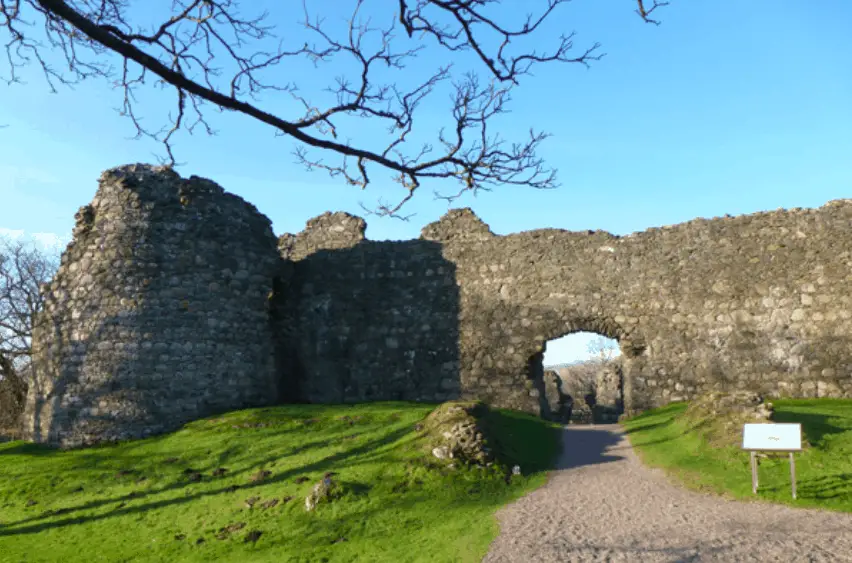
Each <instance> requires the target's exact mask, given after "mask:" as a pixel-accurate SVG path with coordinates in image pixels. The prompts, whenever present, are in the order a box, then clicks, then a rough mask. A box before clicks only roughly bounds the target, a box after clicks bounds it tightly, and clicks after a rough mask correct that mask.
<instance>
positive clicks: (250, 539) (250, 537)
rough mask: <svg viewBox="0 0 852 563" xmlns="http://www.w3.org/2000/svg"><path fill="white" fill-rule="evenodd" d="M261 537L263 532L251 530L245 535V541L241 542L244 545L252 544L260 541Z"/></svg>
mask: <svg viewBox="0 0 852 563" xmlns="http://www.w3.org/2000/svg"><path fill="white" fill-rule="evenodd" d="M261 535H263V532H262V531H260V530H252V531H250V532H249V533H247V534H246V537H245V539H244V540H243V541H244V542H245V543H254V542H256V541H257V540H259V539H260V536H261Z"/></svg>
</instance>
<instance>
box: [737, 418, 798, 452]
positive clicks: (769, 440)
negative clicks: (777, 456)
mask: <svg viewBox="0 0 852 563" xmlns="http://www.w3.org/2000/svg"><path fill="white" fill-rule="evenodd" d="M742 449H744V450H765V451H782V452H794V451H795V452H797V451H801V449H802V425H801V424H798V423H784V424H778V423H757V424H744V425H743V448H742Z"/></svg>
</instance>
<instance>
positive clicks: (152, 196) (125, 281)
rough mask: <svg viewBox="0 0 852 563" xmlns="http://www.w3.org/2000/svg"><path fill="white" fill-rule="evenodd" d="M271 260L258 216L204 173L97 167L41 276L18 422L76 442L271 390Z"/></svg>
mask: <svg viewBox="0 0 852 563" xmlns="http://www.w3.org/2000/svg"><path fill="white" fill-rule="evenodd" d="M279 266H280V258H279V257H278V254H277V251H276V240H275V237H274V235H273V233H272V228H271V224H270V221H269V220H268V219H267V218H266V217H264V216H263V215H261V214H260V213H258V212H257V210H256V209H255V207H254V206H253V205H251V204H249V203H246V202H245V201H244V200H242V199H241V198H239V197H237V196H235V195H232V194H228V193H225V192H224V191H223V190H222V188H221V187H219V186H218V185H216V184H214V183H213V182H211V181H209V180H204V179H201V178H197V177H191V178H189V179H181V178H180V177H179V176H178V175H177V174H176V173H174V172H173V171H171V170H170V169H166V168H155V167H150V166H145V165H129V166H122V167H119V168H114V169H112V170H108V171H107V172H105V173H104V174H103V175H102V176H101V179H100V187H99V189H98V191H97V194H96V196H95V198H94V200H93V201H92V203H91V204H90V205H88V206H85V207H83V208H81V209H80V211H79V213H78V214H77V224H76V227H75V229H74V238H73V241H72V242H71V244H69V246H68V249H67V250H66V251H65V253H64V254H63V256H62V264H61V267H60V268H59V271H58V272H57V274H56V276H55V278H54V279H53V281H52V282H51V283H50V284H49V286H48V287H45V288H43V290H44V297H45V310H44V313H43V314H42V316H41V317H40V320H39V322H38V323H37V324H36V330H35V331H34V335H33V356H34V358H33V359H34V368H35V369H34V372H35V380H34V381H33V383H32V384H31V385H30V390H29V396H28V398H27V407H26V412H25V415H24V418H25V420H26V424H27V428H26V429H25V431H26V432H27V433H28V434H29V436H30V437H31V438H32V439H33V440H35V441H39V442H49V443H52V444H57V445H63V446H76V445H82V444H88V443H94V442H98V441H103V440H119V439H124V438H135V437H141V436H146V435H151V434H156V433H161V432H166V431H169V430H173V429H175V428H177V427H179V426H180V425H181V424H182V423H185V422H187V421H191V420H194V419H197V418H201V417H203V416H206V415H208V414H212V413H215V412H220V411H223V410H229V409H236V408H240V407H244V406H255V405H262V404H268V403H270V402H273V401H274V400H275V399H276V396H277V392H278V391H277V376H276V373H275V364H274V362H273V339H272V328H271V326H270V323H269V316H268V304H269V302H270V300H269V296H270V292H271V290H272V285H273V279H274V278H275V276H276V275H278V268H279Z"/></svg>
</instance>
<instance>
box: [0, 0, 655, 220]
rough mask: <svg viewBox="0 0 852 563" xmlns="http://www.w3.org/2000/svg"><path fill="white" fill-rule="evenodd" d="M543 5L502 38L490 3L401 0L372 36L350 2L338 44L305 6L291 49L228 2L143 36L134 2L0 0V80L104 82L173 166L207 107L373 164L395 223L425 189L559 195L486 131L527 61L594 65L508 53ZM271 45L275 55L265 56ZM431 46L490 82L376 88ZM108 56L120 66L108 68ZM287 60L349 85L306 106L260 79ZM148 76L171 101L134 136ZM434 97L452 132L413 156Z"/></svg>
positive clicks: (467, 77)
mask: <svg viewBox="0 0 852 563" xmlns="http://www.w3.org/2000/svg"><path fill="white" fill-rule="evenodd" d="M542 1H543V3H544V6H543V9H542V10H541V11H540V14H539V15H538V16H535V17H534V16H532V15H528V16H527V17H526V20H525V22H524V23H522V24H521V25H520V26H519V27H517V28H510V27H509V26H506V25H505V24H502V23H500V22H498V21H496V19H495V17H493V16H491V15H489V13H490V8H491V7H492V6H496V5H497V4H498V3H499V2H498V0H398V2H397V3H396V5H395V6H394V8H395V9H396V10H397V12H396V13H391V12H384V13H386V14H387V21H386V25H384V26H380V27H376V26H373V25H372V24H371V20H370V18H369V17H366V16H365V8H364V6H365V0H353V1H352V4H351V5H353V6H354V9H353V11H352V13H351V16H350V17H349V18H348V19H347V29H346V32H345V33H343V34H339V35H341V36H340V37H337V36H335V35H336V34H333V33H332V32H331V31H330V30H329V28H328V27H327V25H326V23H325V20H324V19H322V18H319V17H317V16H316V15H314V16H312V15H311V14H310V12H309V9H308V4H307V0H303V5H302V15H303V19H302V20H301V24H302V26H303V28H304V29H305V30H306V33H308V34H309V35H310V36H311V37H313V38H314V39H315V42H314V43H311V42H308V41H300V42H298V43H297V44H296V45H295V46H293V47H291V48H284V46H283V41H279V40H278V39H277V37H276V35H275V34H274V31H275V27H274V26H272V25H269V24H267V21H268V16H269V15H268V14H267V13H265V12H264V13H261V14H260V15H257V16H244V15H242V14H241V10H240V6H239V5H238V0H173V1H172V2H171V8H170V13H169V14H167V15H162V16H161V17H156V18H155V21H158V23H156V24H154V25H153V26H152V27H150V28H148V29H143V28H142V27H141V26H138V25H136V26H134V25H133V22H131V21H130V17H129V13H130V11H131V4H132V1H131V0H0V32H3V33H4V34H5V35H6V36H8V40H7V41H5V43H4V47H5V52H6V60H7V62H8V63H9V69H10V73H11V74H10V76H9V78H8V79H7V82H9V83H10V84H11V83H16V82H20V81H21V80H20V76H19V73H18V70H19V69H20V68H21V67H23V66H25V65H28V64H32V63H35V64H36V65H37V66H38V67H39V68H40V69H41V71H42V73H43V74H44V76H45V79H46V81H47V83H48V86H49V87H50V89H51V91H56V85H57V84H63V85H67V86H72V85H73V84H76V83H78V82H80V81H82V80H85V79H88V78H101V79H105V80H108V81H110V82H111V83H112V84H114V85H115V87H116V88H119V89H120V90H121V91H122V92H123V100H122V105H121V107H120V109H119V112H120V114H121V115H123V116H126V117H128V118H129V119H130V121H131V122H132V124H133V127H134V129H135V132H136V137H137V138H141V137H149V138H152V139H155V140H156V141H158V142H160V143H162V145H163V147H164V149H165V153H166V157H167V158H166V159H165V161H166V162H167V163H168V164H171V165H175V164H176V159H175V154H174V151H173V149H174V139H175V138H176V134H177V133H178V132H179V131H181V130H182V129H183V130H186V131H188V132H189V133H190V134H192V133H193V132H194V131H195V130H196V129H197V128H199V127H201V128H203V129H204V131H205V132H206V133H208V134H211V135H212V134H215V131H214V129H213V128H212V127H211V125H210V124H209V123H208V121H207V117H206V115H205V104H212V105H213V106H214V108H216V109H219V110H221V111H235V112H238V113H241V114H243V115H246V116H248V117H251V118H253V119H255V120H257V121H259V122H261V123H265V124H267V125H269V126H271V127H272V128H273V129H274V130H275V132H276V135H283V136H288V137H290V138H292V139H294V140H295V141H297V146H296V149H295V151H294V155H295V156H296V158H297V162H300V163H302V164H303V165H304V166H305V167H306V168H307V169H309V170H314V169H318V170H325V171H326V172H327V173H328V174H330V175H331V176H332V177H339V178H341V179H343V180H345V181H346V182H347V183H349V184H351V185H353V186H358V187H360V188H362V189H363V188H366V187H367V185H368V184H369V183H370V182H371V179H372V178H371V176H372V174H371V172H372V170H373V168H375V167H377V168H378V169H380V170H385V171H387V172H389V173H390V174H391V178H392V179H393V180H394V181H395V182H396V183H398V184H400V185H401V186H402V187H403V188H404V196H403V197H402V198H401V199H402V201H400V202H399V203H397V204H387V205H381V206H380V209H379V212H380V213H382V214H386V215H396V213H397V212H398V211H399V209H400V208H401V207H402V206H403V205H404V204H405V203H406V202H407V201H409V200H410V199H411V198H412V197H413V195H414V194H415V192H417V191H418V189H419V188H420V186H421V182H422V181H424V180H428V179H453V180H455V181H456V182H458V184H459V189H458V190H457V191H455V192H454V194H453V195H450V196H443V197H447V198H449V199H450V200H452V199H454V198H455V197H458V196H459V195H461V194H464V193H465V192H474V193H476V192H477V191H478V190H488V189H490V187H492V186H495V185H503V184H516V185H524V186H530V187H533V188H550V187H555V186H557V183H556V176H555V173H554V171H553V170H551V169H548V168H546V167H545V166H544V163H543V162H542V160H541V159H539V158H538V157H537V156H536V150H537V149H538V147H539V146H540V144H541V142H542V141H543V140H544V139H545V138H546V137H547V135H546V134H543V133H534V132H532V131H531V132H530V135H529V137H528V138H527V139H524V140H522V141H520V142H515V143H510V144H508V145H507V142H506V141H504V140H503V139H502V138H501V137H500V136H499V135H497V134H494V133H492V132H491V131H489V130H488V125H489V123H491V122H492V121H493V118H494V117H495V116H497V115H498V114H501V113H506V112H507V103H508V102H509V99H510V95H509V94H510V91H511V89H512V88H513V87H515V86H516V85H518V84H519V81H520V79H521V77H523V76H526V75H528V74H530V71H531V69H532V68H533V67H535V66H536V65H539V64H545V63H555V62H561V63H575V64H582V65H586V66H588V64H589V63H590V62H591V61H596V60H599V59H600V58H601V57H603V53H599V48H600V46H599V45H598V44H597V43H595V44H593V45H592V46H591V47H589V48H586V49H585V50H580V51H578V52H577V53H574V52H573V49H574V43H573V41H574V37H575V33H574V32H570V33H567V34H562V35H561V36H560V37H559V39H558V41H554V42H553V45H552V48H551V49H549V50H544V51H541V52H539V51H537V50H533V51H523V50H521V51H519V52H515V46H516V43H515V41H516V40H518V39H520V38H523V37H532V36H533V34H534V33H535V32H537V31H538V30H539V29H540V28H541V27H542V24H543V22H544V21H545V20H547V19H548V18H550V17H551V16H552V15H553V14H554V13H556V10H557V8H558V7H559V6H560V5H561V4H566V3H567V2H568V0H542ZM638 4H639V10H638V13H639V15H640V17H641V18H642V19H643V20H645V21H646V22H651V23H658V22H656V21H654V20H651V19H650V18H649V15H650V14H651V13H652V12H653V11H654V10H656V9H657V8H658V7H660V6H664V5H666V4H667V2H659V1H657V0H654V5H653V6H652V7H651V8H650V9H647V10H646V8H645V6H644V4H643V2H642V0H639V2H638ZM325 6H327V4H326V5H325ZM159 8H160V5H156V6H155V5H154V4H153V3H151V4H150V5H149V3H148V0H146V3H145V9H146V10H150V13H151V14H152V15H156V14H154V12H156V11H157V9H159ZM336 8H337V4H335V9H336ZM288 9H289V8H288ZM382 9H384V10H387V8H386V7H384V6H383V8H382ZM36 23H38V24H39V25H40V27H41V28H42V29H41V31H39V30H38V29H37V28H36ZM397 25H401V26H402V28H403V30H404V32H405V36H403V37H402V38H401V39H400V38H397V37H396V33H395V31H396V27H397ZM406 36H407V37H406ZM40 37H43V38H44V39H43V40H40V39H39V38H40ZM494 39H496V41H494ZM272 41H274V42H276V43H277V44H278V46H277V47H276V48H275V49H269V50H264V49H265V46H266V45H269V44H271V42H272ZM401 41H402V42H401ZM429 43H431V44H433V45H434V46H436V47H438V48H441V49H444V50H446V51H449V52H450V53H451V54H452V56H453V57H454V58H455V59H459V60H461V59H460V58H459V57H461V56H462V55H463V53H464V52H471V53H472V54H474V55H475V56H474V61H476V62H478V63H480V64H482V65H484V68H485V69H486V70H487V73H488V79H487V80H483V79H481V78H480V77H479V76H477V74H476V73H471V72H468V73H464V74H463V75H462V76H461V77H457V76H455V75H454V74H453V64H452V63H447V64H442V65H439V66H437V68H435V69H434V70H433V71H431V72H427V73H425V74H424V75H422V76H420V77H419V79H418V80H417V84H416V85H413V86H410V87H407V88H405V87H402V86H400V84H402V83H404V82H405V81H401V80H398V79H396V80H395V79H392V78H391V79H388V80H387V81H386V82H384V83H381V82H379V81H378V78H377V76H378V75H380V74H381V73H385V72H388V71H390V72H394V71H395V72H397V73H399V74H398V75H397V77H398V78H399V77H402V78H408V77H409V76H410V71H407V70H406V69H407V68H408V65H409V63H411V62H412V60H413V59H415V58H416V57H417V56H418V55H419V54H420V53H421V52H422V51H423V50H424V49H425V48H426V47H427V44H429ZM492 45H494V46H493V47H492ZM51 55H59V56H60V57H61V59H64V61H63V63H64V64H63V66H67V72H60V71H58V70H57V69H56V68H55V67H54V66H53V65H52V64H51ZM116 56H117V57H118V62H119V64H118V65H117V69H116V68H115V67H114V66H113V64H111V63H113V62H115V57H116ZM297 59H302V60H306V61H309V62H312V63H313V64H314V65H317V66H318V65H321V64H325V63H331V62H333V61H339V60H342V61H343V62H344V63H345V65H346V67H347V68H348V69H349V70H350V71H351V76H339V77H336V78H335V80H334V84H333V85H332V86H330V87H329V88H327V89H326V93H327V94H330V95H331V96H332V97H333V99H334V101H333V102H332V103H330V104H318V103H316V102H314V101H313V100H311V99H310V98H309V97H308V96H305V95H303V94H302V93H301V92H300V90H299V87H298V85H297V84H296V83H295V82H294V81H292V80H291V81H287V82H285V83H283V84H272V83H268V82H266V81H265V80H264V75H266V74H268V73H269V72H272V71H275V70H278V71H279V72H281V70H282V69H284V68H286V69H287V70H284V72H289V76H290V78H291V79H292V78H295V76H296V75H297V73H295V72H293V71H292V70H289V69H290V68H293V63H294V62H295V61H296V60H297ZM282 63H285V64H284V65H282ZM217 64H221V65H222V66H214V65H217ZM226 68H227V73H226V72H225V69H226ZM418 74H421V73H420V72H418ZM151 79H153V81H154V85H155V86H159V87H161V88H162V87H169V88H172V89H173V90H174V92H175V99H174V100H175V101H174V109H173V110H172V112H171V113H170V114H169V116H168V122H167V124H166V125H164V126H162V127H160V128H149V127H147V126H143V124H142V116H141V115H140V114H139V111H138V108H137V106H138V103H139V102H138V98H137V92H138V91H139V89H140V88H141V87H143V86H146V85H148V84H150V82H151ZM442 88H447V89H450V90H451V91H452V92H453V94H452V96H451V97H450V106H449V108H448V111H447V116H448V118H451V123H452V125H451V127H448V128H445V129H440V127H436V129H439V131H438V132H437V136H436V137H437V138H434V140H433V142H431V143H421V144H419V145H418V146H412V145H414V141H413V137H415V134H414V133H415V132H418V133H419V132H420V129H419V128H417V130H415V126H414V125H415V114H416V113H418V110H419V109H420V108H421V107H422V105H423V102H424V100H425V99H426V98H427V97H429V96H430V95H431V94H433V93H435V92H436V91H437V90H439V89H442ZM263 93H278V94H283V95H285V96H287V97H288V98H289V99H291V100H293V101H295V102H296V103H297V104H298V106H299V107H300V108H301V109H302V111H303V114H302V115H298V113H297V114H296V115H292V116H290V117H283V116H279V115H275V114H273V113H270V112H269V111H266V110H264V109H262V106H261V100H260V94H263ZM418 115H419V113H418ZM359 121H360V122H361V123H363V122H366V121H369V122H376V123H379V124H383V125H385V126H386V131H387V138H386V139H385V141H383V147H382V148H374V147H372V146H370V143H369V142H352V141H351V140H350V139H351V137H353V136H354V137H356V138H357V137H359V136H360V137H362V138H363V127H362V126H360V125H359V124H358V122H359ZM418 122H419V121H418ZM347 131H349V133H348V134H347ZM317 150H318V151H320V152H321V154H322V155H324V156H328V155H331V156H333V157H335V159H337V160H336V161H335V162H326V160H325V159H324V158H322V157H318V156H314V154H313V152H314V151H317Z"/></svg>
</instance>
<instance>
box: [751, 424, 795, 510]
mask: <svg viewBox="0 0 852 563" xmlns="http://www.w3.org/2000/svg"><path fill="white" fill-rule="evenodd" d="M742 449H744V450H747V451H748V452H749V453H750V455H751V492H752V493H754V494H757V458H756V454H757V452H758V451H772V452H789V453H790V483H791V487H792V491H793V498H796V462H795V461H794V460H793V452H800V451H802V425H801V424H799V423H794V424H775V423H758V424H744V425H743V447H742Z"/></svg>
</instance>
